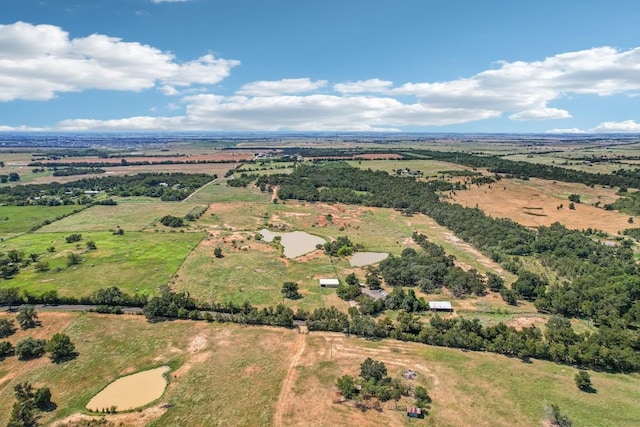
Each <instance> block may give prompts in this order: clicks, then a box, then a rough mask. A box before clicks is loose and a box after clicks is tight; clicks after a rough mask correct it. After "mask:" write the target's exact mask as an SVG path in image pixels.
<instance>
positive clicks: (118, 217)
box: [38, 198, 196, 233]
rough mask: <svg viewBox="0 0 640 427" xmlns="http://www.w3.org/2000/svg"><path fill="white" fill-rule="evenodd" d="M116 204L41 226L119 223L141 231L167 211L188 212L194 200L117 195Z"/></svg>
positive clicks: (88, 227) (51, 229) (68, 228)
mask: <svg viewBox="0 0 640 427" xmlns="http://www.w3.org/2000/svg"><path fill="white" fill-rule="evenodd" d="M117 201H118V204H117V205H115V206H92V207H90V208H89V209H86V210H84V211H82V212H80V213H78V214H76V215H73V216H70V217H67V218H64V219H62V220H60V221H57V222H55V223H52V224H49V225H47V226H45V227H42V228H41V229H39V230H38V232H39V233H57V232H82V231H86V232H89V231H108V230H114V229H116V228H117V227H120V228H122V229H124V230H125V231H140V230H144V229H146V228H149V227H153V226H154V225H155V223H156V222H157V221H158V220H159V219H160V218H161V217H163V216H165V215H174V216H180V217H182V216H185V215H186V214H188V213H189V211H190V210H191V209H193V207H194V206H196V204H195V203H175V202H158V201H157V200H156V201H154V202H149V203H145V202H142V203H136V202H135V201H126V198H122V199H117Z"/></svg>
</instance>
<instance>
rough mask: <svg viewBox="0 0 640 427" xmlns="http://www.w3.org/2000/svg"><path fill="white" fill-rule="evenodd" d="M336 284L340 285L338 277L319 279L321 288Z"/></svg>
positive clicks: (331, 286) (335, 285)
mask: <svg viewBox="0 0 640 427" xmlns="http://www.w3.org/2000/svg"><path fill="white" fill-rule="evenodd" d="M338 286H340V281H339V280H338V279H320V287H321V288H337V287H338Z"/></svg>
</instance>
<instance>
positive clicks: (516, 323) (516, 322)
mask: <svg viewBox="0 0 640 427" xmlns="http://www.w3.org/2000/svg"><path fill="white" fill-rule="evenodd" d="M505 323H506V325H507V326H513V327H514V328H516V329H518V330H521V329H523V328H530V327H531V326H540V325H544V324H546V323H547V320H546V319H544V318H542V317H537V316H530V317H529V316H526V317H516V318H514V319H511V320H509V321H507V322H505Z"/></svg>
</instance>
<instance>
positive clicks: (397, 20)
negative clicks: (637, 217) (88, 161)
mask: <svg viewBox="0 0 640 427" xmlns="http://www.w3.org/2000/svg"><path fill="white" fill-rule="evenodd" d="M639 20H640V4H637V2H634V1H630V0H609V1H607V2H603V1H594V0H563V1H548V0H538V1H529V0H483V1H471V0H465V1H462V0H395V1H391V0H341V1H338V0H304V1H300V0H295V1H294V0H234V1H224V0H184V1H177V0H173V1H171V0H90V1H89V0H86V1H85V0H75V1H72V0H3V1H2V12H1V13H0V130H5V131H15V130H51V131H105V130H106V131H109V130H111V131H130V130H144V131H151V130H158V131H172V130H175V131H189V130H198V131H200V130H211V131H216V130H223V131H291V130H293V131H322V130H329V131H333V130H339V131H389V130H401V131H420V132H422V131H424V132H549V131H556V132H567V131H573V132H640V108H639V107H640V96H638V95H640V26H638V24H637V23H638V22H639Z"/></svg>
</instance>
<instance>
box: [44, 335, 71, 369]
mask: <svg viewBox="0 0 640 427" xmlns="http://www.w3.org/2000/svg"><path fill="white" fill-rule="evenodd" d="M45 350H46V351H47V352H48V353H49V357H50V358H51V360H52V361H53V362H55V363H60V362H64V361H65V360H69V359H70V358H72V357H73V356H74V355H75V350H76V346H75V345H74V344H73V342H71V338H69V336H68V335H67V334H63V333H57V334H54V335H53V336H52V337H51V339H50V340H49V341H48V342H47V344H46V346H45Z"/></svg>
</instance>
